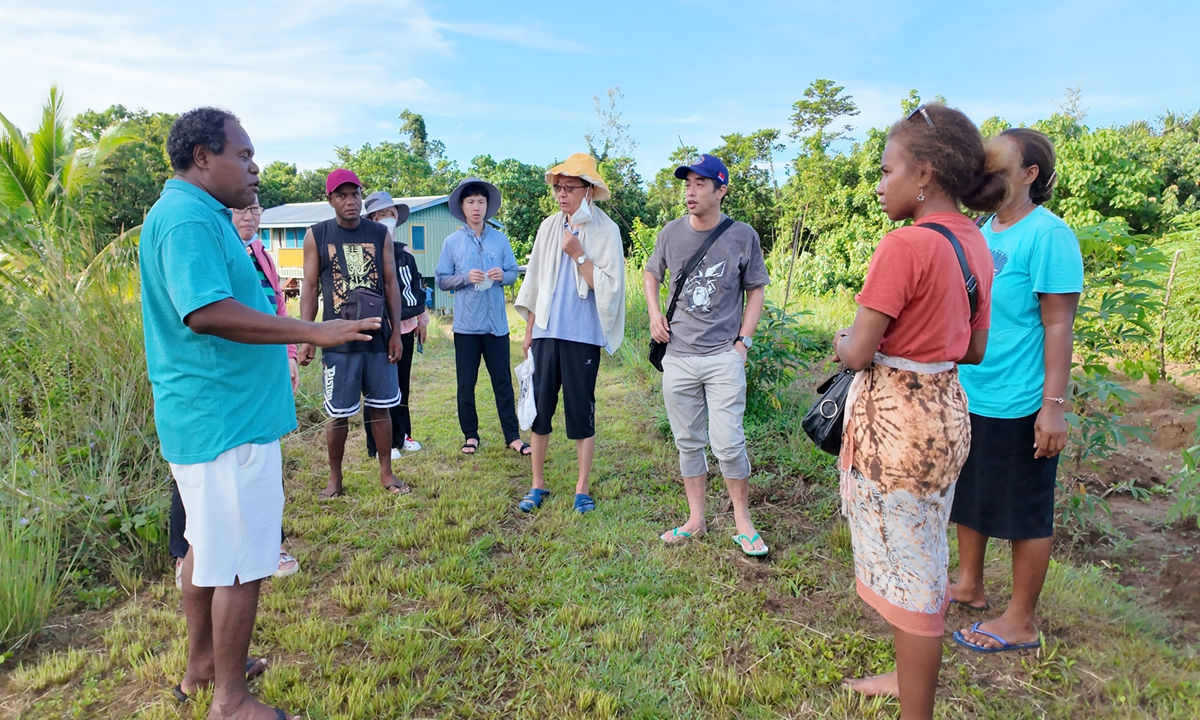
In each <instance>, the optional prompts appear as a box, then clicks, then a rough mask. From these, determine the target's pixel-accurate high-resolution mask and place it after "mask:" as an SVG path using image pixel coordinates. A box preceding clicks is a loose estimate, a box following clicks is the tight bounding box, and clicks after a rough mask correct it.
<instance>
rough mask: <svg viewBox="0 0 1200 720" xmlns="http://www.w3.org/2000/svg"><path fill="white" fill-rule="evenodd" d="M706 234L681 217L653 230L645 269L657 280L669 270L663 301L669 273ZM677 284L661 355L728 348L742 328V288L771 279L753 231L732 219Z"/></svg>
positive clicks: (678, 267)
mask: <svg viewBox="0 0 1200 720" xmlns="http://www.w3.org/2000/svg"><path fill="white" fill-rule="evenodd" d="M721 219H722V220H724V219H725V216H724V215H722V216H721ZM710 232H712V230H705V231H704V232H697V231H696V230H693V229H692V223H691V220H690V219H689V218H688V216H686V215H685V216H683V217H681V218H679V219H678V220H672V221H671V222H669V223H667V225H666V227H664V228H663V229H662V231H661V232H660V233H659V234H658V240H657V241H656V242H655V244H654V252H653V253H651V255H650V259H649V260H648V261H647V262H646V269H647V270H649V271H650V274H651V275H653V276H654V277H655V278H657V279H658V281H659V282H662V281H663V275H664V273H665V272H666V271H667V270H670V271H671V287H670V288H669V290H668V293H667V301H668V302H670V298H671V296H672V295H673V294H674V292H675V283H676V282H678V279H677V278H675V275H676V274H678V273H680V272H682V271H683V266H684V265H685V264H686V263H687V261H688V260H690V259H691V257H692V255H694V254H695V253H696V251H697V250H699V249H700V246H701V245H703V244H704V239H705V238H707V237H708V234H709V233H710ZM683 282H684V285H683V293H682V294H680V296H679V304H678V305H677V306H676V307H675V316H674V317H673V318H672V319H671V342H670V343H668V344H667V354H668V355H678V356H691V355H716V354H717V353H722V352H725V351H726V350H728V349H729V348H731V347H733V343H734V341H736V340H737V336H738V331H739V330H740V329H741V327H742V307H743V305H744V293H745V291H747V290H753V289H754V288H760V287H764V286H766V285H767V284H768V283H770V282H771V278H770V277H768V276H767V266H766V264H765V263H764V262H763V254H762V245H761V244H760V243H759V239H758V233H756V232H754V228H752V227H750V226H749V225H747V224H746V223H741V222H735V223H734V224H733V227H731V228H729V229H728V230H726V231H725V232H724V233H723V234H722V235H721V237H719V238H717V240H716V242H714V243H713V245H712V247H711V248H709V249H708V253H707V254H706V255H705V257H704V258H702V259H701V260H700V263H699V264H698V265H697V266H696V269H695V270H694V271H692V274H691V276H689V277H687V278H684V279H683ZM664 311H665V308H664Z"/></svg>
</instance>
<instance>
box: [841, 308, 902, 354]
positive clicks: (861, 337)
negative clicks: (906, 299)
mask: <svg viewBox="0 0 1200 720" xmlns="http://www.w3.org/2000/svg"><path fill="white" fill-rule="evenodd" d="M891 322H892V318H891V316H889V315H885V314H883V313H881V312H879V311H878V310H872V309H871V308H869V307H863V306H859V308H858V313H857V314H856V315H855V316H854V324H853V325H851V326H850V327H849V328H848V329H846V330H840V331H838V333H837V335H835V336H834V340H833V351H834V353H836V354H837V358H838V360H840V361H841V363H842V364H843V365H845V366H846V367H848V368H850V369H851V370H863V369H865V368H866V367H867V366H869V365H870V364H871V363H872V362H873V361H874V359H875V351H876V350H878V349H879V342H880V341H881V340H883V334H884V333H885V332H887V328H888V325H890V324H891Z"/></svg>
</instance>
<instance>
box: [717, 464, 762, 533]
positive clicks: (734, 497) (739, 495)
mask: <svg viewBox="0 0 1200 720" xmlns="http://www.w3.org/2000/svg"><path fill="white" fill-rule="evenodd" d="M725 487H726V489H728V490H729V499H730V500H731V501H732V502H733V524H734V525H736V526H737V531H738V534H739V535H745V536H746V537H749V538H752V537H754V535H755V534H756V531H755V529H754V521H753V520H751V519H750V478H743V479H742V480H731V479H730V478H725ZM742 545H743V546H744V547H745V543H744V542H743V543H742ZM764 547H766V543H764V542H763V540H762V538H758V539H757V540H755V541H754V542H753V543H752V544H751V545H750V546H748V547H745V549H747V550H762V549H763V548H764Z"/></svg>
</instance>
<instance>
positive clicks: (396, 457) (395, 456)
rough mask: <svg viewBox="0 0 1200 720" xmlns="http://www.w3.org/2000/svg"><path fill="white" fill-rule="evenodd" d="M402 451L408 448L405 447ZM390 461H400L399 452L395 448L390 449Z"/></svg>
mask: <svg viewBox="0 0 1200 720" xmlns="http://www.w3.org/2000/svg"><path fill="white" fill-rule="evenodd" d="M404 449H405V450H407V449H408V448H407V447H406V448H404ZM392 459H393V460H399V459H400V451H399V450H397V449H396V448H392Z"/></svg>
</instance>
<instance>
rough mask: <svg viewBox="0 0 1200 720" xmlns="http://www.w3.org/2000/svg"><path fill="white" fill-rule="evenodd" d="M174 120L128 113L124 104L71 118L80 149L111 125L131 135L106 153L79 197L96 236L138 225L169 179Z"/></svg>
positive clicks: (167, 115)
mask: <svg viewBox="0 0 1200 720" xmlns="http://www.w3.org/2000/svg"><path fill="white" fill-rule="evenodd" d="M175 118H176V116H175V115H173V114H171V113H152V112H149V111H147V110H141V109H139V110H136V111H131V110H128V109H126V108H125V106H124V105H113V106H111V107H109V108H108V109H107V110H101V111H99V112H97V111H94V110H86V111H84V112H82V113H79V114H78V115H76V116H75V121H74V128H75V137H76V139H77V141H79V142H80V143H82V144H83V145H94V144H95V143H97V142H99V141H100V138H101V137H102V136H103V134H104V132H105V131H106V130H107V129H108V128H110V127H112V126H114V125H116V124H117V123H124V124H125V125H127V126H128V127H129V128H130V129H131V130H132V131H133V132H134V133H135V137H134V139H132V140H131V141H130V142H127V143H125V144H124V145H122V146H121V147H119V148H117V150H116V152H114V153H113V154H112V156H111V157H110V158H109V160H108V162H107V164H106V166H105V167H104V169H103V170H101V172H100V177H99V178H98V180H97V182H96V183H95V184H94V186H93V187H92V188H91V190H90V191H89V192H88V193H87V195H86V197H85V199H84V202H83V212H84V215H85V216H86V217H87V219H88V221H89V222H90V223H91V224H92V226H93V228H94V229H95V231H96V233H97V234H98V235H101V236H107V235H112V234H115V233H119V232H121V231H123V230H126V229H128V228H131V227H135V226H137V225H141V223H142V219H143V218H145V217H146V213H147V212H148V211H149V210H150V207H151V206H152V205H154V202H155V201H156V200H157V199H158V195H159V193H160V192H161V191H162V187H163V183H165V182H166V181H167V179H169V178H170V177H171V175H172V171H171V163H170V160H169V159H168V158H167V152H166V147H167V135H168V134H169V133H170V131H171V125H172V124H173V123H174V122H175Z"/></svg>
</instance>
